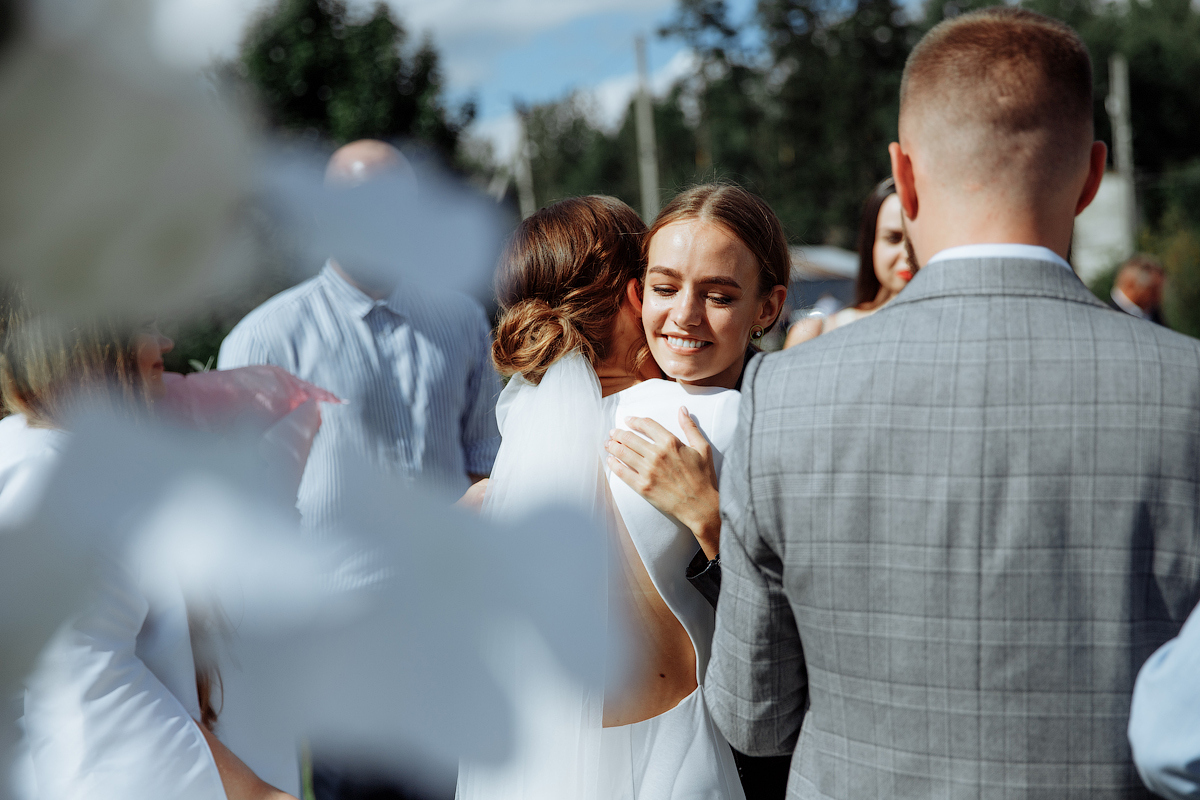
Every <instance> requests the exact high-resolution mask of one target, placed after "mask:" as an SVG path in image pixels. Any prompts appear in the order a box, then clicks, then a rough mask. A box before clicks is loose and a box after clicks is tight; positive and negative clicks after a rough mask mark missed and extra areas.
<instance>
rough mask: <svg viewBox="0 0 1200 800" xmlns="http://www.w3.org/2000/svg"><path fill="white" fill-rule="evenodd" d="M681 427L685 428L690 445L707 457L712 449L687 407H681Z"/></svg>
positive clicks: (685, 434)
mask: <svg viewBox="0 0 1200 800" xmlns="http://www.w3.org/2000/svg"><path fill="white" fill-rule="evenodd" d="M679 425H680V427H682V428H683V435H684V436H686V437H687V440H688V444H689V445H690V446H691V447H692V448H693V449H695V450H699V451H700V453H701V454H702V455H705V456H707V455H708V453H709V451H710V448H709V444H708V439H707V438H705V436H704V433H703V432H702V431H701V430H700V426H699V425H697V424H696V421H695V420H693V419H692V415H691V414H690V413H688V410H687V406H680V407H679Z"/></svg>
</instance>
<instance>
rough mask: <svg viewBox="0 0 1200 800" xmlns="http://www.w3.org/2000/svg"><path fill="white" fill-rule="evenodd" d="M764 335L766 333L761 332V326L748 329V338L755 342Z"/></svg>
mask: <svg viewBox="0 0 1200 800" xmlns="http://www.w3.org/2000/svg"><path fill="white" fill-rule="evenodd" d="M764 333H766V331H765V330H763V326H762V325H755V326H754V327H753V328H751V329H750V338H751V339H753V340H754V341H756V342H757V341H758V340H759V339H761V338H762V337H763V334H764Z"/></svg>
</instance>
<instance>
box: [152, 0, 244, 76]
mask: <svg viewBox="0 0 1200 800" xmlns="http://www.w3.org/2000/svg"><path fill="white" fill-rule="evenodd" d="M262 5H264V0H158V2H157V8H156V9H155V15H154V44H155V49H156V50H157V51H158V52H159V54H160V55H161V56H162V57H163V58H165V59H166V60H167V61H169V62H171V63H173V64H176V65H178V66H181V67H187V68H192V69H198V68H200V67H204V66H207V65H208V64H210V63H212V61H213V60H214V59H219V58H229V57H230V56H232V55H233V54H234V53H235V52H237V46H238V43H239V42H241V39H242V33H243V31H244V30H245V28H246V24H247V23H248V22H249V21H250V17H251V16H252V15H253V14H254V12H255V11H257V10H258V9H259V8H260V7H261V6H262Z"/></svg>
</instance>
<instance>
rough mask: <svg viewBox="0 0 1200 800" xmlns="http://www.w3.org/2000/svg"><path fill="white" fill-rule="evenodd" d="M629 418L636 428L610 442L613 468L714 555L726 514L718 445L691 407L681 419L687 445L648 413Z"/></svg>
mask: <svg viewBox="0 0 1200 800" xmlns="http://www.w3.org/2000/svg"><path fill="white" fill-rule="evenodd" d="M625 423H626V424H627V425H628V426H629V427H630V428H632V429H633V430H632V431H625V430H614V431H612V432H611V433H610V434H609V439H608V441H607V442H606V443H605V445H604V449H605V450H606V451H607V452H608V466H609V469H611V470H612V471H613V473H614V474H616V476H617V477H618V478H620V479H621V480H623V481H624V482H625V483H626V484H628V485H629V487H630V488H631V489H633V490H634V491H635V492H637V493H638V494H640V495H641V496H642V497H644V498H646V500H647V501H648V502H649V503H650V504H651V505H652V506H654V507H655V508H657V509H658V510H659V511H661V512H663V513H664V514H669V515H670V516H673V517H675V518H676V519H677V520H679V521H680V522H682V523H683V524H684V525H686V526H687V527H688V528H690V529H691V531H692V533H693V534H694V535H695V537H696V540H697V541H698V542H699V543H700V547H701V548H702V549H703V550H704V553H705V555H707V556H708V558H709V559H712V558H714V557H715V556H716V555H717V552H718V550H719V544H720V535H721V515H720V508H719V506H720V502H719V500H720V495H719V494H718V491H717V471H716V468H715V467H714V466H713V456H712V445H710V444H709V442H708V439H706V438H705V436H704V434H703V433H702V432H701V430H700V428H699V427H698V426H697V425H696V423H695V422H693V421H692V417H691V415H690V414H688V412H687V409H686V408H680V409H679V424H680V427H682V428H683V433H684V435H685V436H686V437H687V440H688V443H687V444H684V443H683V442H681V441H679V439H677V438H676V437H675V435H674V434H673V433H671V432H670V431H669V430H667V429H666V428H664V427H663V426H662V425H659V424H658V423H657V422H655V421H654V420H652V419H650V418H648V417H629V418H628V419H626V420H625ZM634 431H636V432H634ZM639 434H640V435H639Z"/></svg>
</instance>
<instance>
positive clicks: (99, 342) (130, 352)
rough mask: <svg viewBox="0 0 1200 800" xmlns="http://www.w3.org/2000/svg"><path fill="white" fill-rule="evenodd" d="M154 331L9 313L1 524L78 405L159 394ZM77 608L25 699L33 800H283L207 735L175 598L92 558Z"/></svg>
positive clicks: (47, 462) (29, 505)
mask: <svg viewBox="0 0 1200 800" xmlns="http://www.w3.org/2000/svg"><path fill="white" fill-rule="evenodd" d="M172 347H173V343H172V342H171V340H170V339H168V338H166V337H164V336H162V335H161V334H159V333H158V331H157V330H156V329H154V328H153V327H148V328H146V329H144V330H142V331H141V332H139V333H133V334H131V333H128V332H126V331H124V330H122V329H120V328H119V327H117V326H115V325H112V324H109V323H104V322H96V323H91V324H84V325H75V326H72V327H69V328H68V327H65V326H59V325H54V324H52V323H49V322H47V321H45V320H36V319H35V320H28V319H23V318H22V317H21V315H20V314H19V313H18V312H16V311H13V312H11V313H10V314H9V323H8V326H7V330H6V332H5V336H4V341H3V348H2V349H0V398H2V401H3V405H4V408H5V411H6V412H8V413H9V415H10V416H7V417H5V418H4V419H3V420H0V525H15V524H20V523H22V522H25V521H28V520H29V518H30V516H31V514H33V513H34V512H35V511H36V508H37V505H38V502H39V500H40V498H41V494H42V491H43V489H44V486H45V482H46V479H47V478H48V476H49V473H50V472H51V471H52V470H53V468H54V466H55V464H56V462H57V461H58V459H59V457H60V455H61V453H62V452H63V450H64V449H65V447H66V444H67V442H68V440H69V438H70V432H69V431H68V430H66V428H65V426H66V425H67V423H68V421H69V419H70V413H71V411H72V410H73V409H74V408H76V407H78V406H80V405H82V404H84V403H86V404H88V405H89V406H92V407H95V406H96V405H100V406H108V407H110V408H112V409H113V410H114V411H120V412H127V413H132V414H134V415H139V414H141V413H143V412H145V413H149V411H150V409H151V407H152V405H153V404H154V403H155V402H156V401H157V400H158V399H160V398H161V397H162V396H163V393H164V384H163V361H162V356H163V354H164V353H166V352H168V351H170V349H171V348H172ZM95 572H96V576H95V580H94V586H93V589H92V592H91V594H90V600H89V602H88V604H87V605H86V606H85V608H84V609H83V610H82V611H81V612H80V613H79V614H77V615H76V616H75V617H74V618H72V619H71V620H70V621H69V622H68V623H66V624H65V625H64V626H63V627H62V628H60V630H59V632H58V633H57V634H56V635H55V637H54V638H53V639H52V640H51V642H50V643H49V644H48V645H47V647H46V649H45V650H44V651H43V653H42V655H41V657H40V658H39V662H38V666H37V667H36V669H35V670H34V672H33V673H32V674H31V675H30V676H29V679H28V681H27V690H26V694H25V716H24V719H23V727H24V731H25V750H26V751H27V752H26V754H25V756H24V757H23V759H22V761H23V762H24V763H23V764H21V765H20V766H19V767H18V769H23V770H24V772H25V775H24V776H23V777H24V780H23V781H20V783H19V788H20V789H21V790H23V791H24V793H26V794H27V795H29V797H31V798H56V797H88V798H100V799H101V800H108V799H109V798H112V799H113V800H116V799H117V798H121V800H128V798H137V799H140V798H146V800H149V799H150V798H157V797H172V798H187V799H188V800H192V799H193V798H195V800H224V798H226V797H228V798H229V800H251V799H252V800H288V798H290V797H291V796H290V795H288V794H286V793H284V792H281V791H279V790H277V789H275V788H273V787H271V786H270V785H268V784H267V783H265V782H264V781H262V780H260V779H259V778H258V777H257V776H255V775H254V773H253V772H252V771H251V770H250V769H249V768H247V767H246V765H245V764H243V763H242V762H241V761H240V760H239V759H238V758H237V756H235V755H234V754H233V753H231V752H230V751H229V750H228V749H227V748H226V747H225V746H224V745H223V744H221V742H220V741H219V740H218V739H217V738H216V736H215V735H213V732H212V727H213V725H214V724H215V722H216V718H217V710H216V708H215V705H214V702H213V698H212V688H213V684H214V683H216V682H218V680H219V679H218V678H217V677H216V676H215V674H214V673H213V672H212V671H211V670H209V669H207V668H205V667H203V666H201V667H198V665H197V664H196V660H195V658H194V657H193V653H192V639H191V629H190V628H189V621H188V615H187V609H186V607H185V605H184V602H183V596H182V592H180V593H179V595H178V596H177V597H174V598H172V599H170V600H167V599H165V598H164V597H163V596H162V595H161V593H160V594H157V595H155V599H154V600H153V601H152V600H151V599H150V598H149V597H148V596H147V593H146V592H144V591H143V589H142V585H141V581H140V580H139V577H138V576H137V575H136V574H135V573H134V572H132V571H130V569H129V568H128V567H127V565H126V564H124V563H122V560H121V557H120V554H114V553H100V554H98V563H97V568H96V570H95ZM21 783H23V784H24V785H20V784H21Z"/></svg>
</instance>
